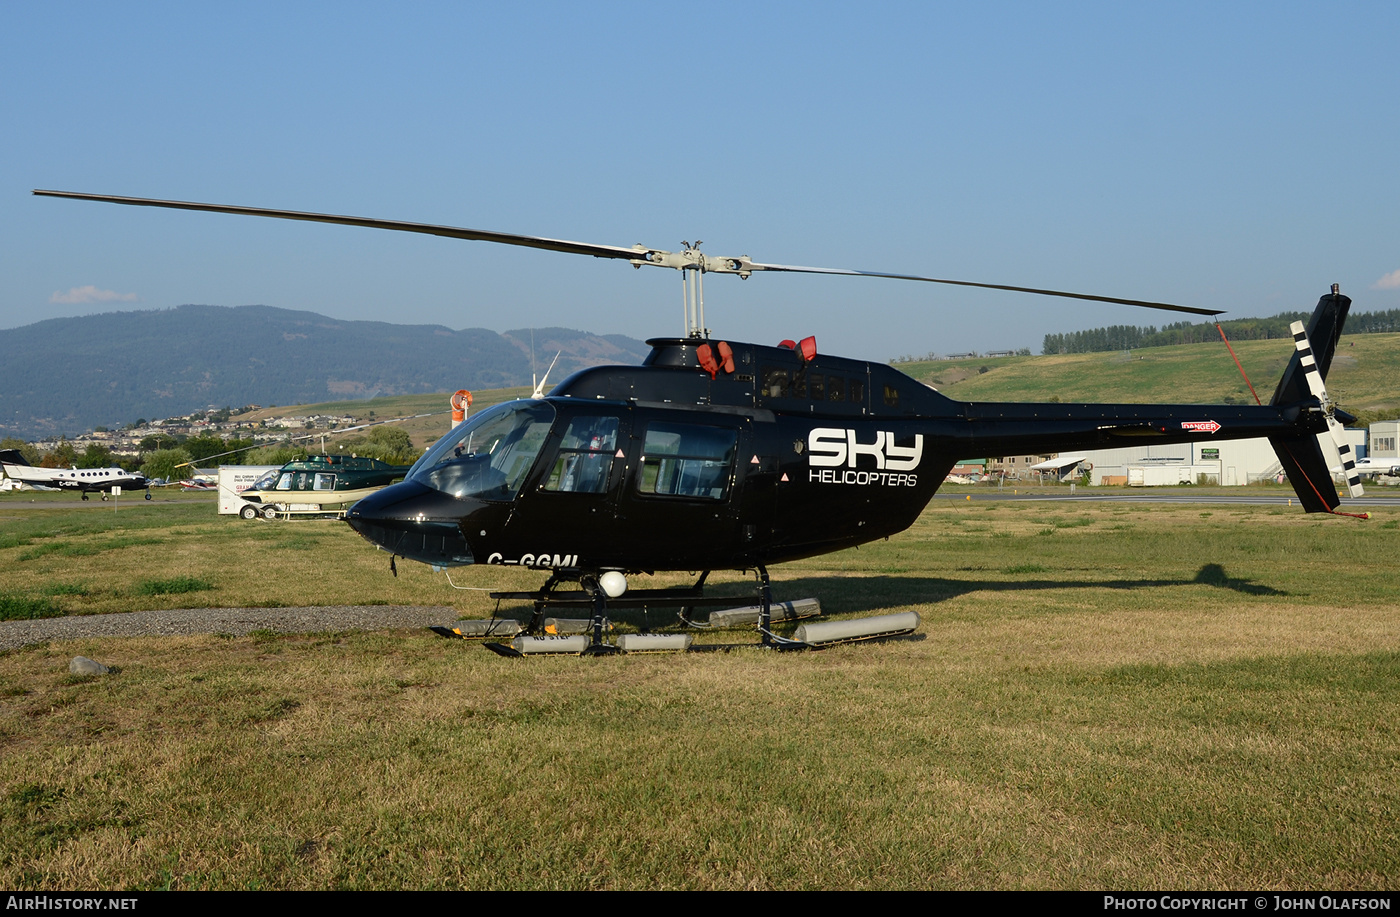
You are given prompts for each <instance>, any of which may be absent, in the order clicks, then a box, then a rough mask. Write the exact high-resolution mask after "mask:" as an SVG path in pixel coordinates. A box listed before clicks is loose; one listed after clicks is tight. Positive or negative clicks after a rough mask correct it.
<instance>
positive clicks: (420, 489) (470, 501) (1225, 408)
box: [34, 191, 1360, 653]
mask: <svg viewBox="0 0 1400 917" xmlns="http://www.w3.org/2000/svg"><path fill="white" fill-rule="evenodd" d="M34 193H35V194H39V195H46V196H54V197H67V198H78V199H83V200H95V201H106V202H110V203H119V204H134V205H142V206H154V207H168V208H174V209H184V210H203V211H214V212H220V213H233V214H247V215H253V216H265V217H277V218H283V219H293V220H307V221H313V222H327V223H340V224H348V225H355V226H365V227H370V228H379V229H393V230H400V231H408V232H419V233H427V234H432V235H442V236H449V237H453V238H461V239H471V240H480V241H492V242H500V243H505V244H511V245H521V246H527V247H532V248H542V249H546V250H551V251H562V252H569V253H574V254H587V255H593V256H595V257H603V258H614V259H619V260H624V261H627V262H629V263H631V264H632V265H633V266H635V267H641V266H644V265H654V266H660V267H671V268H676V269H679V270H681V271H682V277H683V279H684V283H685V288H686V305H685V308H686V325H687V329H688V335H687V336H686V337H682V338H657V339H654V340H651V341H649V342H648V343H649V344H650V345H651V347H652V351H651V354H650V355H649V356H648V357H647V359H646V360H645V362H644V363H643V364H642V365H641V366H626V367H623V366H608V367H595V368H592V369H586V370H582V371H580V372H577V373H574V374H573V375H572V376H570V377H568V378H567V379H565V380H564V381H562V382H560V383H559V384H558V386H556V387H555V388H554V390H553V391H552V392H551V394H550V395H549V396H548V397H537V398H533V399H526V400H521V401H514V402H509V403H506V404H502V405H497V406H495V407H493V408H491V409H489V410H487V411H483V412H482V413H480V414H478V415H476V416H475V417H473V418H472V419H471V420H470V421H469V422H467V423H464V424H462V425H461V426H458V427H456V428H455V429H454V430H452V431H451V432H450V433H449V434H448V435H446V436H444V437H443V438H442V439H440V440H438V442H437V443H436V444H435V445H433V446H432V448H430V449H429V450H428V452H427V453H425V454H424V455H423V457H422V458H420V459H419V460H418V462H417V463H416V464H415V465H414V466H413V467H412V469H411V470H410V471H409V472H408V475H407V478H406V479H405V480H404V481H403V482H402V483H399V484H394V485H392V486H390V487H388V488H385V489H384V490H381V491H378V492H377V493H374V494H372V495H370V496H368V497H366V498H365V499H363V500H361V501H359V502H358V503H356V504H355V505H354V506H353V507H352V508H351V510H350V511H349V514H348V517H347V521H348V522H349V524H350V525H351V526H353V527H354V528H355V530H356V531H358V532H359V533H360V534H361V535H363V536H364V537H365V538H366V539H367V540H369V541H370V542H372V543H373V544H375V545H376V546H378V547H380V548H382V549H383V550H385V551H387V552H389V553H390V554H391V555H392V556H398V557H404V558H408V559H411V560H417V561H421V562H423V563H425V564H430V565H432V566H434V567H455V566H463V565H468V564H504V565H513V566H521V567H530V568H537V569H540V570H547V571H550V577H549V580H548V582H547V583H546V584H545V586H544V588H543V589H542V590H540V591H538V592H531V593H499V594H497V595H498V596H500V597H511V598H524V599H528V600H532V601H534V602H535V607H536V615H535V619H534V620H533V621H532V629H534V628H537V627H538V625H539V622H540V621H541V612H542V611H543V609H544V608H545V607H548V606H551V605H553V606H563V607H570V606H579V607H587V608H591V609H592V610H593V636H592V640H591V643H590V645H589V647H588V649H589V651H591V652H607V651H610V650H611V647H610V646H609V645H607V644H606V643H604V642H603V640H602V622H603V615H604V611H605V608H606V607H607V605H608V604H609V603H611V604H612V605H613V606H619V605H624V604H625V605H630V606H643V605H645V606H649V607H650V606H655V607H664V606H668V605H670V606H677V607H686V608H688V607H693V606H698V605H702V604H713V603H715V601H716V600H713V599H712V597H706V596H702V595H701V590H702V587H703V585H704V582H705V577H706V576H707V575H708V573H705V574H702V575H701V576H700V579H699V581H698V582H696V584H695V585H694V586H693V587H692V588H690V589H686V590H679V591H677V590H632V592H631V593H630V594H628V595H626V597H625V598H624V597H623V593H624V592H625V591H626V579H625V577H626V576H627V575H628V574H634V573H651V572H655V571H662V570H670V571H687V570H702V571H710V570H715V569H741V570H753V571H755V572H756V574H757V579H756V593H757V598H758V600H759V604H760V606H761V608H762V617H761V619H760V629H761V630H762V632H763V635H764V637H763V639H764V643H765V644H766V645H770V646H773V645H780V646H791V645H793V644H792V642H791V641H785V640H783V639H782V638H778V637H776V636H775V635H773V634H772V632H771V631H770V629H769V609H770V605H771V590H770V586H769V578H768V573H767V568H768V566H770V565H772V564H776V563H781V562H783V561H790V560H796V559H799V558H803V557H811V556H814V555H819V554H824V553H827V552H831V551H838V550H841V549H843V548H848V547H852V546H854V545H859V544H863V543H866V542H870V541H874V540H876V539H880V538H885V537H887V536H890V535H893V534H896V533H898V532H900V531H903V530H904V529H906V528H908V527H909V526H910V525H911V524H912V523H913V522H914V520H915V519H916V518H917V517H918V516H919V514H920V513H921V512H922V511H923V509H924V507H925V506H926V505H927V504H928V502H929V500H930V499H931V498H932V497H933V495H934V493H935V492H936V491H937V490H938V488H939V486H940V485H941V484H942V483H943V481H944V478H945V477H946V475H947V474H948V472H949V471H950V470H951V469H952V467H953V465H954V464H955V463H956V462H957V461H958V460H959V459H962V458H964V457H967V456H975V455H1002V454H1027V453H1044V452H1054V451H1065V450H1071V449H1084V448H1090V447H1097V448H1105V447H1113V446H1125V445H1138V444H1143V443H1155V444H1170V443H1184V442H1190V441H1194V440H1199V439H1202V438H1203V437H1209V438H1213V439H1246V438H1255V437H1268V438H1269V440H1270V442H1271V443H1272V444H1273V446H1274V449H1275V451H1276V452H1277V453H1278V457H1279V461H1280V462H1281V463H1282V465H1283V468H1284V470H1285V471H1286V472H1287V475H1288V478H1289V480H1290V481H1291V482H1292V484H1293V486H1294V489H1295V490H1296V491H1297V494H1298V497H1299V500H1300V501H1301V503H1302V505H1303V507H1304V509H1305V510H1306V511H1308V512H1332V511H1334V510H1336V508H1337V506H1338V505H1339V503H1340V500H1339V498H1338V495H1337V491H1336V488H1335V487H1334V486H1333V483H1332V478H1331V475H1330V473H1329V471H1328V463H1327V460H1326V458H1325V457H1324V455H1323V452H1322V449H1321V448H1320V446H1319V443H1318V438H1317V437H1318V434H1322V433H1328V432H1329V431H1330V433H1331V434H1332V437H1333V439H1334V441H1335V442H1336V443H1337V445H1338V448H1339V451H1340V452H1341V456H1342V459H1343V465H1344V466H1345V467H1346V469H1347V471H1348V477H1349V484H1350V486H1351V491H1352V493H1353V495H1357V494H1359V493H1360V485H1359V479H1358V478H1357V477H1356V476H1355V472H1354V470H1353V469H1354V462H1352V460H1351V455H1350V449H1349V447H1347V445H1346V443H1345V440H1344V438H1343V437H1342V436H1341V424H1342V423H1347V422H1352V421H1354V418H1353V417H1351V415H1348V414H1346V413H1345V412H1343V411H1341V410H1339V409H1337V408H1336V407H1335V406H1334V405H1333V404H1332V402H1331V401H1330V400H1329V399H1328V398H1327V395H1326V391H1325V388H1324V387H1323V380H1324V378H1325V377H1326V374H1327V371H1328V368H1329V367H1330V364H1331V360H1332V355H1333V353H1334V351H1335V349H1336V346H1337V341H1338V338H1339V337H1340V335H1341V331H1342V326H1343V324H1344V322H1345V320H1346V315H1347V310H1348V308H1349V307H1350V303H1351V300H1350V299H1348V298H1347V297H1346V296H1343V295H1341V294H1340V293H1339V292H1338V291H1337V288H1336V287H1335V286H1334V287H1333V289H1332V292H1331V293H1329V294H1327V295H1324V296H1323V297H1322V298H1321V299H1320V300H1319V301H1318V305H1317V308H1316V310H1315V311H1314V312H1313V315H1312V318H1311V321H1310V322H1309V324H1308V327H1307V329H1306V331H1305V332H1304V331H1303V330H1302V329H1301V326H1300V327H1299V328H1297V329H1295V331H1296V333H1295V337H1296V340H1297V346H1296V350H1295V353H1294V355H1293V358H1292V360H1291V361H1290V362H1289V364H1288V367H1287V369H1286V370H1285V372H1284V375H1283V378H1282V379H1281V380H1280V382H1279V384H1278V386H1277V388H1276V389H1275V391H1274V395H1273V397H1272V399H1271V400H1270V402H1269V403H1268V404H1267V405H1262V404H1261V405H1258V406H1237V405H1173V404H1161V405H1143V404H1060V403H1051V404H1032V403H978V402H958V401H954V400H952V399H950V398H947V397H945V396H944V395H941V394H939V393H938V392H937V391H934V390H933V389H931V388H929V387H928V386H926V385H924V384H922V383H920V382H918V381H916V380H915V379H913V378H910V377H909V376H906V375H904V374H903V373H900V372H899V371H897V370H895V369H894V368H893V367H891V366H888V365H885V364H882V363H870V362H866V361H863V360H852V359H846V358H842V357H839V356H834V355H829V354H825V353H821V352H819V351H818V349H817V346H816V341H815V340H814V339H812V338H807V339H805V340H803V341H800V342H794V341H784V342H782V344H780V345H778V346H762V345H758V344H746V343H739V342H732V341H725V340H718V339H714V338H712V337H711V336H710V333H709V331H708V329H706V328H705V323H704V311H703V308H704V307H703V292H702V286H701V284H702V278H703V275H704V274H705V273H715V272H718V273H729V274H738V275H739V276H740V277H748V276H749V275H750V274H751V273H753V272H757V271H779V272H801V273H821V274H846V275H860V276H873V277H886V278H892V279H901V280H914V281H924V282H932V283H944V284H954V285H959V286H973V287H983V288H989V289H1001V290H1013V291H1018V292H1028V293H1037V294H1043V295H1051V296H1061V297H1067V298H1073V299H1086V300H1092V301H1097V302H1112V303H1123V304H1128V305H1137V306H1146V307H1150V308H1157V309H1168V310H1172V311H1178V312H1188V313H1194V314H1200V315H1218V314H1219V312H1218V311H1216V310H1208V309H1198V308H1193V307H1187V306H1177V305H1173V304H1170V303H1157V302H1147V301H1141V300H1128V299H1119V298H1115V297H1105V296H1094V295H1087V294H1077V293H1068V292H1064V291H1057V290H1043V289H1035V288H1026V287H1012V286H1005V285H1000V284H983V283H972V282H967V281H956V280H944V279H938V278H930V277H920V276H914V275H907V274H890V273H878V272H869V271H853V270H844V269H831V268H812V267H797V266H792V265H776V264H764V263H759V262H755V261H753V260H752V259H751V258H749V257H748V256H742V257H738V258H716V257H712V256H709V255H705V254H702V253H701V252H700V251H699V249H698V245H697V246H691V245H689V244H686V245H685V246H684V249H683V250H682V251H680V252H668V251H663V250H660V249H648V248H646V247H644V246H635V247H632V248H623V247H618V246H603V245H593V244H589V243H578V242H568V241H563V240H557V239H546V238H540V237H535V236H520V235H513V234H507V233H496V232H488V231H480V230H471V229H461V228H457V227H448V226H433V225H427V224H420V223H405V222H397V221H387V220H376V219H368V218H359V217H348V216H338V215H331V214H316V213H302V212H297V211H282V210H268V209H262V208H252V207H237V206H226V205H217V204H200V203H190V202H184V201H161V200H150V199H145V198H130V197H115V196H109V195H96V194H81V193H74V192H58V191H35V192H34ZM1309 342H1311V343H1310V344H1309ZM392 556H391V566H392ZM569 582H578V583H579V584H580V585H581V587H582V591H556V587H557V586H559V585H560V584H561V583H569ZM717 601H719V602H732V599H719V600H717ZM495 648H496V649H497V651H498V652H503V653H505V652H506V651H507V650H508V649H509V648H507V647H502V646H496V647H495Z"/></svg>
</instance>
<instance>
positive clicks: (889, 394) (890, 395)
mask: <svg viewBox="0 0 1400 917" xmlns="http://www.w3.org/2000/svg"><path fill="white" fill-rule="evenodd" d="M885 407H887V408H897V407H899V389H897V388H895V387H894V386H893V385H887V386H885Z"/></svg>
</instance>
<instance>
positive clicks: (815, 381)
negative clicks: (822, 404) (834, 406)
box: [811, 373, 826, 401]
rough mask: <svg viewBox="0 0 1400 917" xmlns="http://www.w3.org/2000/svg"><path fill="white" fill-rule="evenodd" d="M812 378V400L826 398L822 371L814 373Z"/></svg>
mask: <svg viewBox="0 0 1400 917" xmlns="http://www.w3.org/2000/svg"><path fill="white" fill-rule="evenodd" d="M811 379H812V400H813V401H823V400H825V392H826V389H824V388H823V387H822V375H821V373H813V374H812V377H811Z"/></svg>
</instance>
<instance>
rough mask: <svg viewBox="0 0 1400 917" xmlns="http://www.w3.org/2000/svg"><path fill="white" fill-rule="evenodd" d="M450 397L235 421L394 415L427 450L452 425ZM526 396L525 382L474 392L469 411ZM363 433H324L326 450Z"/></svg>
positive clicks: (263, 413)
mask: <svg viewBox="0 0 1400 917" xmlns="http://www.w3.org/2000/svg"><path fill="white" fill-rule="evenodd" d="M546 391H548V389H546ZM450 397H451V395H450V393H448V392H433V393H430V394H426V395H394V396H390V397H388V398H374V399H371V400H369V401H327V402H323V403H320V404H297V405H290V406H287V407H277V408H263V409H262V410H260V411H254V412H252V413H249V414H242V415H239V417H238V418H237V420H239V421H242V422H243V423H249V424H256V423H257V422H258V421H261V420H268V419H271V418H273V417H296V416H303V417H304V416H309V415H311V414H332V415H336V416H348V417H353V418H355V421H356V423H368V422H370V421H376V420H391V419H393V418H396V417H411V418H414V419H412V420H405V421H404V422H402V423H401V424H399V426H400V427H401V428H402V429H403V430H404V431H405V432H407V433H408V435H409V437H410V438H411V439H412V440H413V445H414V446H416V447H417V448H419V449H426V448H427V447H428V446H430V445H432V444H433V443H434V442H436V441H437V439H438V438H439V437H440V436H442V435H443V434H444V433H446V432H447V431H448V429H450V427H451V424H452V416H451V414H450V413H446V412H449V411H451V407H450V404H449V402H448V399H449V398H450ZM528 397H530V387H529V386H528V385H520V386H515V387H512V388H495V389H483V390H480V391H473V392H472V408H471V413H472V414H473V415H475V414H477V413H478V412H480V411H482V410H484V409H486V408H488V407H490V406H491V405H493V404H500V403H501V402H502V401H510V400H511V399H513V398H528ZM418 414H431V415H433V416H430V417H417V416H416V415H418ZM288 434H289V435H290V436H301V435H302V434H300V433H298V432H296V431H293V430H289V431H288ZM364 435H365V431H364V430H355V431H352V432H350V433H347V434H344V435H342V436H327V437H326V450H327V451H330V452H333V451H335V449H336V447H337V445H338V442H339V441H340V440H343V439H346V438H349V437H359V436H364ZM297 441H298V442H300V443H303V444H305V445H306V447H307V448H308V449H311V450H312V451H320V448H321V437H320V434H319V433H318V434H316V435H314V436H312V437H309V438H304V439H298V440H297Z"/></svg>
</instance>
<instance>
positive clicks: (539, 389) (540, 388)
mask: <svg viewBox="0 0 1400 917" xmlns="http://www.w3.org/2000/svg"><path fill="white" fill-rule="evenodd" d="M563 352H564V351H562V350H561V351H559V353H556V354H555V355H554V359H553V360H550V361H549V369H546V370H545V371H544V378H543V379H541V380H540V381H539V384H538V385H536V386H535V391H534V393H533V394H532V395H530V397H531V398H533V399H534V400H536V401H539V400H540V399H541V398H543V397H544V384H545V383H546V382H548V381H549V374H550V372H551V371H552V370H553V369H554V364H555V363H558V362H559V354H562V353H563Z"/></svg>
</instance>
